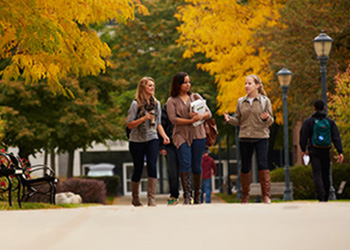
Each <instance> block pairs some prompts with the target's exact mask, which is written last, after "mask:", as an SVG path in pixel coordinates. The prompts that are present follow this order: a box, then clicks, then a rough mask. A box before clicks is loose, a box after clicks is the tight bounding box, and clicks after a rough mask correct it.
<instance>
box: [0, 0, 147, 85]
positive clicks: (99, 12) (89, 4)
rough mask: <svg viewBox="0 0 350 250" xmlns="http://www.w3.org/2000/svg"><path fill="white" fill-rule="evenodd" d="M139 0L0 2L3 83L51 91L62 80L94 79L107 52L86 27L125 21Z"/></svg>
mask: <svg viewBox="0 0 350 250" xmlns="http://www.w3.org/2000/svg"><path fill="white" fill-rule="evenodd" d="M136 8H137V9H138V11H140V12H142V13H147V9H146V8H145V7H144V6H143V5H142V4H141V2H140V0H99V1H95V0H4V1H1V3H0V59H6V58H9V59H10V63H9V65H8V66H7V67H6V68H5V69H4V70H3V71H1V72H0V73H1V75H2V78H3V79H7V80H11V79H13V80H17V79H18V78H19V77H22V78H24V79H25V82H26V83H35V82H37V81H39V80H42V79H47V81H48V83H49V84H51V85H52V86H54V87H58V86H60V84H59V81H60V79H62V78H63V77H65V76H67V75H70V74H73V75H75V76H85V75H98V74H99V73H100V72H103V71H104V70H105V69H106V66H108V64H107V62H106V58H107V57H108V56H109V55H110V53H111V51H110V49H109V47H108V46H107V44H105V43H103V42H102V41H101V40H100V39H99V37H98V35H97V33H96V32H95V31H92V30H91V29H89V25H90V24H98V23H103V22H105V23H107V22H109V21H110V20H113V21H114V22H125V21H126V20H128V19H133V18H134V11H135V9H136Z"/></svg>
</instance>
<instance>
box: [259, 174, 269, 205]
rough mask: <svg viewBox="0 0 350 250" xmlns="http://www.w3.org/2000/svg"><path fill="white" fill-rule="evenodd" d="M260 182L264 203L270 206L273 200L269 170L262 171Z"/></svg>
mask: <svg viewBox="0 0 350 250" xmlns="http://www.w3.org/2000/svg"><path fill="white" fill-rule="evenodd" d="M259 181H260V185H261V194H262V197H263V202H264V203H266V204H270V203H271V200H270V197H271V180H270V171H269V170H260V171H259Z"/></svg>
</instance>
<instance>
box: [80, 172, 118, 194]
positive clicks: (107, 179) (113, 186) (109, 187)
mask: <svg viewBox="0 0 350 250" xmlns="http://www.w3.org/2000/svg"><path fill="white" fill-rule="evenodd" d="M81 178H84V179H95V180H100V181H103V182H104V183H105V185H106V194H107V195H108V196H117V195H118V189H119V184H120V177H119V175H113V176H98V177H92V176H82V177H81Z"/></svg>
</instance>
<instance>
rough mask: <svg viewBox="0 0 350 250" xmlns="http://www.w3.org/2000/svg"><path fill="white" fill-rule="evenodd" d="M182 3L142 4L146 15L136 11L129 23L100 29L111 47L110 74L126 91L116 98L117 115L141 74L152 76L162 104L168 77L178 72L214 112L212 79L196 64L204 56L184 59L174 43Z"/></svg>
mask: <svg viewBox="0 0 350 250" xmlns="http://www.w3.org/2000/svg"><path fill="white" fill-rule="evenodd" d="M182 4H184V1H178V0H167V1H164V0H163V1H161V0H155V1H152V2H149V3H145V6H146V7H147V8H148V10H149V15H147V16H145V15H140V14H136V15H135V19H134V20H132V21H130V22H127V23H125V24H118V25H116V26H112V27H111V26H109V27H104V30H103V31H101V32H102V33H103V35H101V39H102V40H103V41H105V42H106V43H107V44H108V45H109V46H110V47H111V48H112V53H113V57H112V58H111V59H112V62H113V73H112V74H113V77H114V78H115V79H116V80H117V81H118V82H119V83H120V84H126V85H127V91H126V92H125V93H123V94H122V95H119V96H117V98H116V103H117V105H118V106H120V107H121V108H122V110H123V112H122V113H120V114H118V115H119V116H120V117H123V118H124V119H125V117H126V114H127V110H128V108H129V106H130V103H131V101H132V99H133V98H134V94H135V90H136V86H137V83H138V81H139V80H140V79H141V78H142V77H143V76H151V77H153V78H154V79H155V84H156V97H157V98H158V99H159V100H160V101H161V103H162V104H164V103H165V102H166V100H167V98H168V97H169V90H170V85H171V81H172V77H173V76H174V75H175V73H177V72H179V71H185V72H187V73H188V74H189V75H190V77H191V81H192V90H193V91H195V92H199V93H200V94H201V95H203V96H204V98H206V99H207V101H208V104H209V106H210V108H211V110H212V111H213V113H215V111H216V106H217V104H216V86H215V83H214V78H213V77H212V76H210V75H209V74H208V73H206V72H203V71H202V70H200V69H198V68H197V63H199V62H205V61H207V59H206V58H205V57H204V56H203V55H198V56H197V57H195V58H191V59H184V58H183V57H182V55H183V53H184V51H185V48H184V47H183V46H178V45H177V44H176V40H177V39H178V38H179V34H178V33H177V32H176V29H177V26H178V25H179V21H178V20H177V19H176V18H175V17H174V14H175V12H176V9H177V7H178V6H181V5H182Z"/></svg>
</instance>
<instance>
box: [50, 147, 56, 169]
mask: <svg viewBox="0 0 350 250" xmlns="http://www.w3.org/2000/svg"><path fill="white" fill-rule="evenodd" d="M55 158H56V154H55V150H54V149H52V150H51V152H50V166H51V168H52V169H53V171H55V172H56V161H55Z"/></svg>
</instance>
